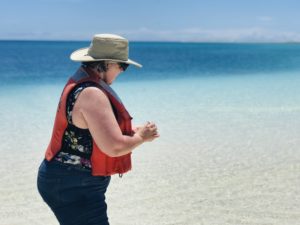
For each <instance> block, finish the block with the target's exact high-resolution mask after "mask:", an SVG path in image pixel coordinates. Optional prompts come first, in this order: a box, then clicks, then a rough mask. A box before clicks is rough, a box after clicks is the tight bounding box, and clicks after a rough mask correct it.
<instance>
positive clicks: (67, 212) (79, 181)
mask: <svg viewBox="0 0 300 225" xmlns="http://www.w3.org/2000/svg"><path fill="white" fill-rule="evenodd" d="M109 182H110V176H107V177H105V176H92V175H91V171H89V170H85V169H82V168H78V167H76V166H73V165H68V164H63V163H61V162H58V161H55V160H52V161H50V162H48V161H47V160H44V161H43V162H42V164H41V166H40V168H39V172H38V179H37V186H38V190H39V193H40V195H41V196H42V198H43V199H44V201H45V202H46V203H47V204H48V206H49V207H50V208H51V210H52V211H53V213H54V214H55V216H56V218H57V219H58V221H59V223H60V225H109V223H108V217H107V212H106V211H107V205H106V203H105V192H106V189H107V187H108V185H109Z"/></svg>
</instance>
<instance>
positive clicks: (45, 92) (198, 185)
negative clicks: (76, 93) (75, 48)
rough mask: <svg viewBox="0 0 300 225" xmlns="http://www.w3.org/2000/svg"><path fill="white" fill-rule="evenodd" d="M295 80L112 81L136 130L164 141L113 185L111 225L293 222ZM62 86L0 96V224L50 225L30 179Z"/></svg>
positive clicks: (24, 88)
mask: <svg viewBox="0 0 300 225" xmlns="http://www.w3.org/2000/svg"><path fill="white" fill-rule="evenodd" d="M274 77H276V79H274ZM299 81H300V76H298V74H296V73H291V74H288V73H287V74H281V75H278V74H277V75H274V76H270V74H267V75H263V74H257V75H251V76H233V77H230V78H224V77H208V78H207V77H206V78H187V79H175V80H164V81H157V82H156V81H147V82H143V81H132V82H120V83H118V82H116V84H114V85H113V87H114V88H115V90H116V91H117V92H118V93H119V94H120V96H121V97H122V99H123V101H124V103H125V104H126V105H127V108H128V110H129V111H130V112H131V114H132V116H133V117H134V123H136V124H140V123H143V122H145V121H147V120H153V121H155V122H156V123H157V125H158V127H159V130H160V133H161V137H160V139H159V140H157V141H155V142H153V143H147V144H145V145H144V146H142V147H140V148H138V149H137V150H136V151H135V152H134V154H133V162H134V164H133V170H132V171H131V172H130V173H128V174H127V175H125V176H124V177H123V178H122V179H119V178H118V177H117V176H115V177H113V179H112V182H111V185H110V187H109V190H108V193H107V202H108V207H109V217H110V221H111V224H120V225H121V224H124V225H125V224H126V225H127V224H133V225H134V224H153V225H154V224H156V225H157V224H172V225H173V224H192V225H196V224H197V225H198V224H210V225H211V224H278V225H279V224H280V225H282V224H289V225H290V224H297V223H298V222H299V221H300V213H299V210H298V209H299V207H300V201H299V200H300V192H299V188H298V187H299V185H300V179H299V172H300V167H299V161H300V155H299V146H300V138H299V131H300V120H299V115H300V95H299V91H298V85H297V84H299ZM62 87H63V83H58V84H53V85H51V84H44V85H37V84H31V85H29V84H26V85H14V86H5V87H3V88H2V89H1V91H0V93H1V95H0V96H1V97H0V104H1V106H2V110H1V124H2V129H1V131H0V136H1V144H0V145H1V146H0V149H1V153H2V154H1V155H2V157H1V158H0V173H1V183H0V191H1V197H0V202H1V204H0V218H2V219H1V223H0V224H3V225H14V224H37V225H40V224H41V221H43V224H44V225H48V224H49V225H52V224H57V222H56V221H55V219H54V217H53V215H52V213H51V211H50V210H49V209H48V208H47V206H46V205H45V204H44V203H43V202H42V200H41V198H40V196H39V195H38V193H37V190H36V187H35V182H36V181H35V179H36V172H37V168H38V165H39V163H40V161H41V160H42V157H43V154H44V150H45V147H46V145H47V144H48V141H49V138H50V135H51V129H52V123H53V119H54V113H55V110H56V104H57V100H58V98H59V95H60V91H61V89H62Z"/></svg>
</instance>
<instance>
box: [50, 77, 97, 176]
mask: <svg viewBox="0 0 300 225" xmlns="http://www.w3.org/2000/svg"><path fill="white" fill-rule="evenodd" d="M86 87H97V85H96V84H94V83H93V82H84V83H80V84H78V85H76V86H75V87H74V88H73V90H72V91H71V92H70V93H69V95H68V98H67V104H66V116H67V120H68V126H67V128H66V130H65V132H64V136H63V140H62V147H61V149H60V151H59V152H58V153H57V155H56V156H55V160H57V161H60V162H62V163H66V164H72V165H74V166H78V167H82V168H85V169H88V170H91V161H90V158H91V155H92V149H93V139H92V135H91V133H90V131H89V129H82V128H79V127H76V126H75V125H74V124H73V122H72V110H73V107H74V104H75V101H76V99H77V98H78V96H79V94H80V93H81V91H82V90H83V89H84V88H86Z"/></svg>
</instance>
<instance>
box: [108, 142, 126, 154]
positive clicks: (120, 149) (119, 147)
mask: <svg viewBox="0 0 300 225" xmlns="http://www.w3.org/2000/svg"><path fill="white" fill-rule="evenodd" d="M124 151H126V148H125V145H124V144H123V141H122V140H120V141H117V142H115V144H114V145H113V146H110V148H108V151H105V154H107V155H108V156H109V157H119V156H122V155H124Z"/></svg>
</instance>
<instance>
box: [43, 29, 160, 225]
mask: <svg viewBox="0 0 300 225" xmlns="http://www.w3.org/2000/svg"><path fill="white" fill-rule="evenodd" d="M71 59H72V60H74V61H79V62H82V65H81V67H80V68H79V69H78V71H77V72H76V73H75V74H74V75H73V76H72V77H71V78H70V79H69V81H68V83H67V84H66V86H65V88H64V90H63V92H62V95H61V98H60V102H59V104H58V109H57V114H56V118H55V122H54V128H53V133H52V138H51V141H50V144H49V146H48V148H47V150H46V154H45V160H44V161H43V162H42V164H41V166H40V168H39V172H38V190H39V192H40V194H41V196H42V198H43V199H44V201H45V202H46V203H47V204H48V205H49V207H50V208H51V210H52V211H53V213H54V214H55V216H56V217H57V219H58V221H59V223H60V224H61V225H77V224H78V225H84V224H85V225H92V224H95V225H96V224H97V225H100V224H109V223H108V218H107V214H106V209H107V206H106V203H105V192H106V189H107V186H108V184H109V182H110V176H111V175H113V174H119V175H120V176H122V174H124V173H126V172H128V171H129V170H130V169H131V152H132V151H133V150H134V149H135V148H136V147H137V146H139V145H141V144H142V143H144V142H147V141H152V140H154V139H155V138H157V137H159V134H158V132H157V127H156V125H155V124H154V123H150V122H147V123H146V124H145V125H143V126H140V127H137V128H134V129H133V128H132V126H131V119H132V117H131V116H130V115H129V113H128V112H127V110H126V109H125V107H124V105H123V104H122V102H121V100H120V99H119V97H118V96H117V94H116V93H115V92H114V91H113V90H112V89H111V87H110V86H109V85H110V84H112V82H113V81H114V80H115V79H116V77H117V76H118V75H119V74H120V73H121V72H124V71H125V70H126V68H127V67H128V66H129V65H130V64H131V65H135V66H137V67H141V65H140V64H138V63H136V62H134V61H132V60H130V59H128V41H127V40H126V39H125V38H123V37H121V36H117V35H112V34H98V35H95V36H94V38H93V40H92V43H91V45H90V47H88V48H83V49H79V50H77V51H75V52H73V53H72V54H71Z"/></svg>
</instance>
